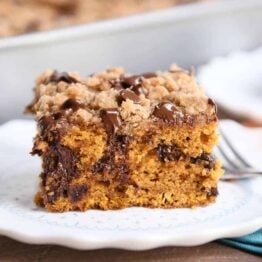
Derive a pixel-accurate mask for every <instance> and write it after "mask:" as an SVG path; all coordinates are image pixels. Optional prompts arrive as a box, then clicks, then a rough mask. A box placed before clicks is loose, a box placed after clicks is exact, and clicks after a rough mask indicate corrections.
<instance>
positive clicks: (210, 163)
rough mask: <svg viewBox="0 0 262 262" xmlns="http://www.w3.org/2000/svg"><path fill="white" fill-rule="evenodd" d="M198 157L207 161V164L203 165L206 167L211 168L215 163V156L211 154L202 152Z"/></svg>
mask: <svg viewBox="0 0 262 262" xmlns="http://www.w3.org/2000/svg"><path fill="white" fill-rule="evenodd" d="M199 159H200V160H204V161H207V162H208V164H207V165H205V167H206V168H208V169H212V168H213V167H214V165H215V157H214V156H213V155H211V154H207V153H202V154H201V155H200V157H199Z"/></svg>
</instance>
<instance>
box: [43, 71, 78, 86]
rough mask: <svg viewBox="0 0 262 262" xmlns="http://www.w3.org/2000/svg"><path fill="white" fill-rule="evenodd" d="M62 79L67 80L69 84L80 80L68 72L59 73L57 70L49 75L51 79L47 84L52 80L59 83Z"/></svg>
mask: <svg viewBox="0 0 262 262" xmlns="http://www.w3.org/2000/svg"><path fill="white" fill-rule="evenodd" d="M60 81H63V82H66V83H68V84H71V83H77V82H78V81H77V80H76V79H75V78H74V77H72V76H70V75H69V74H68V73H66V72H61V73H59V72H57V71H56V70H55V71H54V73H53V74H52V75H51V76H50V77H49V79H47V80H46V81H45V84H49V83H51V82H54V83H58V82H60Z"/></svg>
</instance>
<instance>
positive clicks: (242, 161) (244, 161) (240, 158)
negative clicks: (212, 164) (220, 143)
mask: <svg viewBox="0 0 262 262" xmlns="http://www.w3.org/2000/svg"><path fill="white" fill-rule="evenodd" d="M219 132H220V134H221V137H222V138H223V140H224V141H225V143H226V144H227V146H228V147H229V148H230V150H231V151H232V152H233V153H234V156H235V157H236V158H237V159H238V160H239V161H240V162H241V163H242V164H243V165H244V166H245V167H248V168H251V165H250V164H249V163H248V162H247V161H246V160H245V159H244V158H243V157H242V156H241V155H240V154H239V153H238V152H237V150H236V149H235V148H234V147H233V145H232V144H231V143H230V141H229V139H228V137H227V136H226V135H225V133H224V132H223V131H222V129H221V128H219ZM220 149H221V147H220ZM221 153H222V152H221ZM224 153H225V152H224ZM222 154H223V153H222ZM223 156H224V157H225V155H224V154H223ZM231 164H232V161H231ZM234 166H236V165H235V164H234Z"/></svg>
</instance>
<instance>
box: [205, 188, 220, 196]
mask: <svg viewBox="0 0 262 262" xmlns="http://www.w3.org/2000/svg"><path fill="white" fill-rule="evenodd" d="M217 195H218V190H217V188H216V187H211V188H210V189H208V191H207V196H209V197H211V196H214V197H216V196H217Z"/></svg>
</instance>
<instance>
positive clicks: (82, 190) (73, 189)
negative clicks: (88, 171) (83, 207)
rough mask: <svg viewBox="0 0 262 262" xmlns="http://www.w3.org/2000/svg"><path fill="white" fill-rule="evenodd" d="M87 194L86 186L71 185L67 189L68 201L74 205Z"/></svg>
mask: <svg viewBox="0 0 262 262" xmlns="http://www.w3.org/2000/svg"><path fill="white" fill-rule="evenodd" d="M87 192H88V187H87V185H86V184H81V185H78V184H76V185H71V186H70V187H69V189H68V197H69V199H70V201H71V202H73V203H74V202H77V201H80V200H81V199H82V198H83V196H84V195H85V194H86V193H87Z"/></svg>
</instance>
